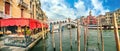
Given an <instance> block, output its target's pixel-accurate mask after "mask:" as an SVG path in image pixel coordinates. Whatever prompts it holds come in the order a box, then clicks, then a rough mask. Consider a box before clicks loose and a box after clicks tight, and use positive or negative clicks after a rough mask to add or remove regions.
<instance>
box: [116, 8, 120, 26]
mask: <svg viewBox="0 0 120 51" xmlns="http://www.w3.org/2000/svg"><path fill="white" fill-rule="evenodd" d="M115 13H116V17H117V23H118V25H120V9H117V10H116V11H115Z"/></svg>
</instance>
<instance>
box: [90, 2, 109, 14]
mask: <svg viewBox="0 0 120 51" xmlns="http://www.w3.org/2000/svg"><path fill="white" fill-rule="evenodd" d="M91 2H92V5H93V6H94V8H93V11H95V13H94V14H95V15H96V12H99V11H100V13H99V14H103V15H104V14H105V12H109V10H108V9H104V7H103V5H102V2H100V1H99V0H91Z"/></svg>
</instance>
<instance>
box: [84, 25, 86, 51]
mask: <svg viewBox="0 0 120 51" xmlns="http://www.w3.org/2000/svg"><path fill="white" fill-rule="evenodd" d="M86 38H87V37H86V24H85V25H84V51H86V44H87V43H86Z"/></svg>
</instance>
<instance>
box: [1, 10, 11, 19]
mask: <svg viewBox="0 0 120 51" xmlns="http://www.w3.org/2000/svg"><path fill="white" fill-rule="evenodd" d="M0 17H1V18H11V16H10V15H6V14H3V12H2V11H0Z"/></svg>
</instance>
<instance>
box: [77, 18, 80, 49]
mask: <svg viewBox="0 0 120 51" xmlns="http://www.w3.org/2000/svg"><path fill="white" fill-rule="evenodd" d="M79 24H80V21H79V19H77V45H78V46H77V48H78V51H80V25H79Z"/></svg>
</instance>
